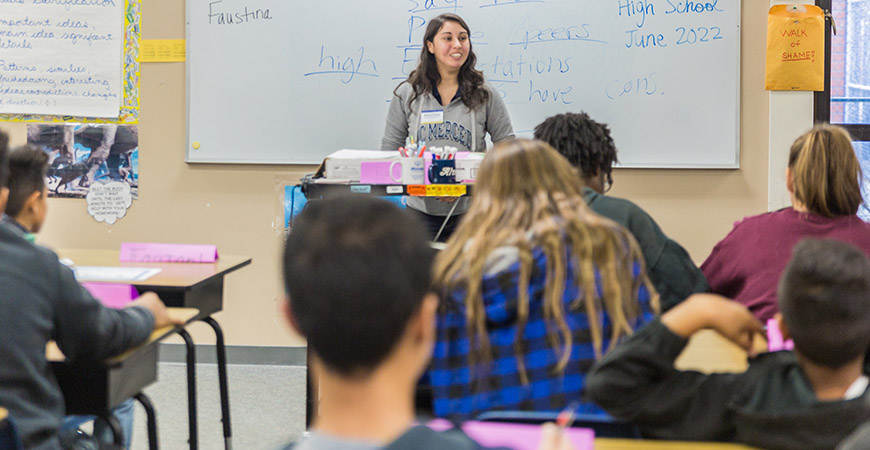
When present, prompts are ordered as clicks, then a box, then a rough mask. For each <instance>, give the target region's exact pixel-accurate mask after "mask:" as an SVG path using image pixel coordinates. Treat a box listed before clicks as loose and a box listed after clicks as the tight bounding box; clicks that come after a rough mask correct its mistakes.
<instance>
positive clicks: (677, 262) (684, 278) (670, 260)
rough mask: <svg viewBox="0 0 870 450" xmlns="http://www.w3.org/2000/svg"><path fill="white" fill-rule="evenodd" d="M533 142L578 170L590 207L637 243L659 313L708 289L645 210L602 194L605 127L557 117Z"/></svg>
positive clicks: (611, 156) (612, 154) (609, 182)
mask: <svg viewBox="0 0 870 450" xmlns="http://www.w3.org/2000/svg"><path fill="white" fill-rule="evenodd" d="M535 139H540V140H542V141H544V142H546V143H548V144H550V145H551V146H552V147H553V148H555V149H556V151H558V152H559V153H561V154H562V156H564V157H565V158H566V159H567V160H568V162H570V163H571V164H572V165H573V166H574V167H576V168H577V170H579V171H580V176H581V178H582V180H583V198H584V199H585V200H586V203H587V204H588V205H589V208H591V209H592V210H593V211H595V212H596V213H598V214H601V215H602V216H604V217H607V218H608V219H610V220H612V221H614V222H616V223H618V224H620V225H622V226H624V227H625V228H627V229H628V231H630V232H631V235H632V236H634V238H635V239H636V240H637V243H638V244H639V245H640V251H641V253H643V259H644V261H645V262H646V271H647V273H648V274H649V278H650V280H651V281H652V283H653V285H655V287H656V291H658V293H659V296H660V299H661V306H662V311H667V310H668V309H670V308H671V307H673V306H674V305H676V304H677V303H679V302H681V301H683V299H685V298H686V297H688V296H689V295H692V294H694V293H697V292H707V291H709V290H710V287H709V286H707V279H706V278H704V274H703V273H702V272H701V270H700V269H698V266H696V265H695V263H694V262H692V258H691V257H690V256H689V254H688V253H687V252H686V250H685V249H683V247H682V246H680V244H678V243H677V242H675V241H674V240H672V239H670V238H668V237H667V236H666V235H665V233H664V232H663V231H662V229H661V228H660V227H659V225H658V224H657V223H656V221H655V220H653V218H652V217H650V215H649V214H647V213H646V211H644V210H643V209H641V208H640V207H639V206H637V205H635V204H634V203H632V202H630V201H628V200H624V199H621V198H615V197H610V196H605V195H604V193H605V192H607V191H609V190H610V187H611V186H613V178H612V177H611V172H612V171H613V164H614V163H616V162H617V160H616V145H615V144H614V143H613V138H611V137H610V129H608V128H607V125H605V124H602V123H598V122H596V121H594V120H592V119H591V118H590V117H589V115H587V114H586V113H583V112H581V113H580V114H576V113H565V114H557V115H555V116H552V117H549V118H547V119H546V120H544V121H543V122H541V123H540V124H539V125H538V126H536V127H535Z"/></svg>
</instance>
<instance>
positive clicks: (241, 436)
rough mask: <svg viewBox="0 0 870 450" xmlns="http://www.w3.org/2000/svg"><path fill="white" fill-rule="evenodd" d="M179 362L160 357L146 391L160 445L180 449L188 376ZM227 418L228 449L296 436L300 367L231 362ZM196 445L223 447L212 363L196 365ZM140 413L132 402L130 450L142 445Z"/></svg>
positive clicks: (206, 449) (212, 449)
mask: <svg viewBox="0 0 870 450" xmlns="http://www.w3.org/2000/svg"><path fill="white" fill-rule="evenodd" d="M186 373H187V372H186V368H185V365H184V364H180V363H172V362H161V363H160V364H159V369H158V381H157V383H155V384H153V385H151V386H149V387H148V388H147V389H145V393H146V394H147V395H148V397H149V398H150V399H151V402H152V403H153V404H154V408H155V410H156V411H157V433H158V436H159V441H160V448H161V449H162V450H184V449H187V448H188V444H187V436H188V432H187V375H186ZM227 377H228V379H229V387H230V393H229V396H230V418H231V424H232V434H233V448H235V449H245V450H248V449H251V450H258V449H264V450H275V449H276V448H278V447H280V446H281V445H282V444H285V443H287V442H289V441H290V440H292V439H294V438H296V437H298V436H300V435H301V434H302V432H303V431H304V428H305V367H301V366H277V365H246V364H230V365H229V366H228V370H227ZM196 379H197V405H198V416H199V448H200V449H203V450H219V449H223V448H224V445H223V428H222V425H221V421H220V396H219V395H218V385H217V379H218V377H217V366H216V365H215V364H197V366H196ZM147 448H148V435H147V432H146V429H145V413H144V411H143V410H142V408H141V406H139V405H138V403H137V406H136V417H135V425H134V431H133V444H132V449H133V450H140V449H147Z"/></svg>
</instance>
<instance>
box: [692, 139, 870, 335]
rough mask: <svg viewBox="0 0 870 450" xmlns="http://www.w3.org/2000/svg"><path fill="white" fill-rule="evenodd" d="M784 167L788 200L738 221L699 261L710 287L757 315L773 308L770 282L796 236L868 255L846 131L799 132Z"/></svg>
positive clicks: (868, 234)
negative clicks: (846, 245) (826, 241)
mask: <svg viewBox="0 0 870 450" xmlns="http://www.w3.org/2000/svg"><path fill="white" fill-rule="evenodd" d="M785 173H786V183H787V187H788V191H789V193H790V194H791V204H792V206H791V207H790V208H784V209H781V210H779V211H774V212H770V213H766V214H761V215H758V216H753V217H747V218H745V219H743V220H742V221H740V222H737V223H736V224H735V225H734V229H733V230H732V231H731V233H729V234H728V235H727V236H725V238H724V239H722V241H721V242H719V243H718V244H716V247H714V248H713V251H712V253H710V256H709V257H707V260H706V261H704V264H702V265H701V270H702V271H703V272H704V275H706V277H707V281H708V282H709V283H710V289H711V290H712V291H713V292H715V293H717V294H721V295H724V296H725V297H729V298H733V299H734V300H736V301H738V302H740V303H742V304H744V305H746V307H747V308H749V310H750V311H751V312H752V314H753V315H754V316H755V317H757V318H758V319H760V320H762V321H766V320H768V319H770V318H772V317H773V316H774V314H776V312H777V311H778V308H777V302H776V283H777V281H778V280H779V276H780V274H782V271H783V270H784V269H785V265H786V263H787V262H788V259H789V256H790V255H791V251H792V248H793V247H794V246H795V245H796V244H797V243H798V241H800V240H801V239H803V238H807V237H814V238H827V239H835V240H839V241H843V242H846V243H849V244H852V245H854V246H856V247H858V248H859V249H861V250H862V251H864V253H865V254H870V224H867V223H865V222H863V221H862V220H861V219H860V218H858V216H857V215H856V214H857V212H858V207H859V206H860V205H861V201H862V200H861V183H860V182H861V179H862V175H861V166H860V165H859V163H858V159H857V158H856V157H855V150H854V149H853V148H852V138H851V137H850V136H849V133H848V132H847V131H846V130H844V129H843V128H841V127H838V126H834V125H828V124H823V125H817V126H815V127H814V128H813V129H812V130H810V131H808V132H806V133H804V134H803V135H802V136H800V137H799V138H798V139H797V140H795V142H794V144H792V146H791V151H790V152H789V158H788V167H787V168H786V171H785Z"/></svg>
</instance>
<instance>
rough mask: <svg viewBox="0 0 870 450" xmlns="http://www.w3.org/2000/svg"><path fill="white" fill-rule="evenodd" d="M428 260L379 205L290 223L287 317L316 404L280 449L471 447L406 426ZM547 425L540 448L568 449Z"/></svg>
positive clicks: (321, 208)
mask: <svg viewBox="0 0 870 450" xmlns="http://www.w3.org/2000/svg"><path fill="white" fill-rule="evenodd" d="M431 259H432V251H431V249H430V248H429V243H428V241H427V235H426V232H425V227H424V225H423V223H422V222H421V221H420V220H419V219H418V218H416V217H414V216H412V215H411V214H410V213H408V212H405V211H402V210H400V209H399V208H398V207H396V206H395V205H394V204H392V203H389V202H386V201H384V200H381V199H377V198H373V197H368V196H360V195H354V196H352V197H338V198H331V199H327V200H323V201H318V202H311V203H309V205H308V207H307V208H306V209H305V210H304V211H303V212H302V214H300V215H299V216H298V217H297V218H296V219H295V220H294V222H293V228H292V231H291V232H290V235H289V237H288V238H287V243H286V247H285V249H284V282H285V286H286V291H287V297H288V301H287V302H286V308H287V317H288V319H289V321H290V324H291V326H292V327H293V328H294V329H295V330H296V331H298V332H299V333H300V334H301V335H303V336H305V338H306V339H307V340H308V350H309V352H310V355H311V357H310V358H309V361H310V363H311V366H310V370H311V371H312V373H313V377H314V379H317V380H318V387H319V392H320V399H319V407H318V414H317V416H316V417H315V419H314V422H313V424H312V429H311V434H310V435H309V436H308V437H306V438H304V439H303V440H300V441H299V442H296V443H295V444H293V445H291V446H289V447H287V448H288V449H290V448H292V449H294V450H314V449H339V448H342V449H354V450H369V449H372V450H374V449H380V448H384V447H387V446H389V448H390V449H396V450H399V449H424V450H425V449H447V448H449V449H458V450H462V449H476V448H480V447H479V446H478V445H477V444H476V443H475V442H474V441H472V440H471V439H469V438H468V437H467V436H465V435H464V434H463V433H462V432H461V431H459V430H458V429H454V430H450V431H446V432H440V433H439V432H435V431H432V430H431V429H429V428H427V427H423V426H414V402H413V400H414V388H415V386H416V384H417V379H418V378H419V377H420V374H421V373H422V372H423V370H424V369H425V367H426V365H427V363H428V361H429V357H430V355H431V354H432V345H433V343H434V339H435V309H436V308H437V306H438V298H437V297H436V296H435V294H433V293H432V292H431V291H430V281H431V274H430V270H429V269H430V264H429V263H430V261H431ZM550 425H551V426H548V427H546V428H545V429H544V438H543V440H542V443H541V447H540V448H542V449H570V448H571V445H570V443H569V442H568V440H567V439H561V437H560V436H559V434H558V433H556V432H555V430H554V429H553V428H554V427H553V426H552V424H550Z"/></svg>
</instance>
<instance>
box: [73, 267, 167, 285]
mask: <svg viewBox="0 0 870 450" xmlns="http://www.w3.org/2000/svg"><path fill="white" fill-rule="evenodd" d="M73 271H74V272H75V275H76V280H77V281H79V282H82V281H126V282H132V281H144V280H147V279H149V278H151V277H153V276H154V275H156V274H157V273H159V272H160V269H152V268H143V267H100V266H76V267H75V269H73Z"/></svg>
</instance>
